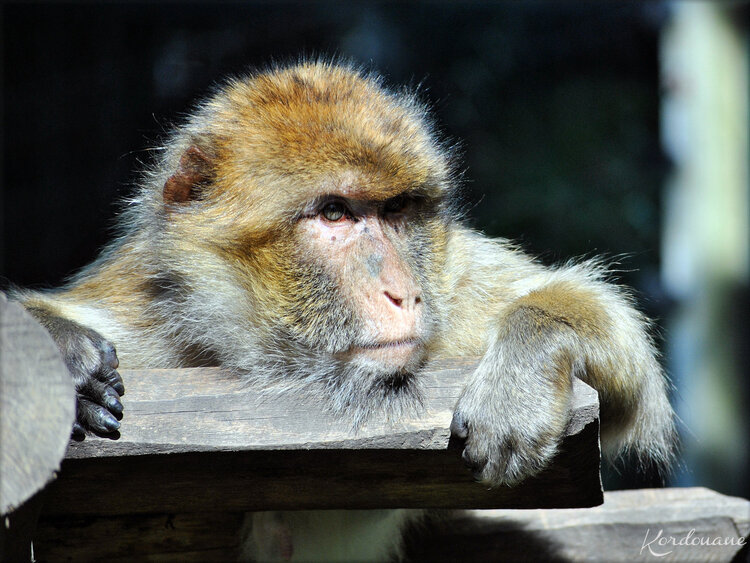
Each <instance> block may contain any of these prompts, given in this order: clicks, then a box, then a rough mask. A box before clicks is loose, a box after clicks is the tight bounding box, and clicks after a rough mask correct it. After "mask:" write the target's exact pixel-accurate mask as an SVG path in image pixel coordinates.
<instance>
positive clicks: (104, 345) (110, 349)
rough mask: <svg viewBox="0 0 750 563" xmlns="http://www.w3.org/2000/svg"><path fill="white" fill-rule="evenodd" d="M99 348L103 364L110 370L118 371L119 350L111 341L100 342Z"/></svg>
mask: <svg viewBox="0 0 750 563" xmlns="http://www.w3.org/2000/svg"><path fill="white" fill-rule="evenodd" d="M98 347H99V353H100V355H101V358H102V363H103V364H104V365H105V366H106V367H108V368H110V369H117V368H118V367H119V366H120V360H119V359H118V358H117V350H115V346H114V344H112V343H111V342H110V341H109V340H100V341H99V343H98Z"/></svg>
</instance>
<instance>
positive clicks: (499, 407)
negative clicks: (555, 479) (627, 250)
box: [451, 237, 674, 484]
mask: <svg viewBox="0 0 750 563" xmlns="http://www.w3.org/2000/svg"><path fill="white" fill-rule="evenodd" d="M471 238H472V237H469V239H467V241H465V242H468V241H470V240H471ZM475 242H476V243H477V244H478V245H480V246H482V248H481V249H480V251H481V252H483V253H486V252H487V245H488V242H489V241H486V239H485V242H481V241H479V240H478V239H477V240H476V241H475ZM492 244H493V245H494V247H493V250H492V252H494V253H496V255H495V257H494V260H495V263H496V266H498V267H499V268H500V270H496V271H495V274H496V278H498V279H500V280H501V281H500V285H496V286H495V288H494V289H495V291H496V292H499V293H500V294H501V298H500V299H499V300H498V301H497V303H498V306H497V307H492V308H493V309H495V310H494V311H493V313H492V317H491V318H488V319H487V320H488V322H487V324H488V326H489V327H490V329H489V330H490V333H489V334H487V335H486V338H487V340H486V342H488V347H487V349H486V353H485V354H484V357H483V359H482V361H481V362H480V364H479V366H478V368H477V370H476V372H475V373H474V375H473V376H472V378H471V379H470V381H469V384H468V385H467V387H466V389H465V390H464V392H463V394H462V396H461V398H460V399H459V401H458V404H457V406H456V410H455V414H454V419H453V423H452V425H451V428H452V431H453V432H454V434H456V435H457V436H459V437H461V438H465V439H466V444H465V449H464V453H463V457H464V460H465V461H466V463H467V464H469V465H470V466H471V467H472V468H473V469H474V470H475V474H476V476H477V478H479V479H480V480H482V481H484V482H487V483H489V484H514V483H517V482H518V481H520V480H522V479H524V478H525V477H528V476H530V475H533V474H534V473H536V472H538V471H539V470H541V469H543V468H544V467H545V466H546V465H547V464H548V462H549V461H550V459H551V458H552V456H553V455H554V454H555V452H556V449H557V446H558V444H559V441H560V437H561V435H562V433H563V431H564V429H565V425H566V424H567V415H568V408H569V403H570V398H571V386H572V379H571V378H572V377H573V376H577V377H579V378H580V379H582V380H583V381H585V382H586V383H588V384H589V385H591V386H592V387H594V388H595V389H596V390H597V391H598V392H599V398H600V403H601V423H602V444H603V448H604V451H605V453H607V454H610V455H612V454H616V453H618V452H621V451H630V450H632V451H633V452H635V453H636V454H637V455H638V456H639V458H640V459H642V460H645V459H652V460H654V461H656V462H657V463H659V464H666V463H668V462H669V460H670V458H671V456H672V447H673V442H674V438H673V436H674V423H673V412H672V408H671V406H670V404H669V400H668V397H667V383H666V379H665V376H664V373H663V371H662V369H661V367H660V365H659V362H658V361H657V359H656V351H655V348H654V346H653V344H652V341H651V338H650V336H649V334H648V326H647V321H646V319H645V318H644V317H643V316H642V315H641V314H640V313H639V312H638V311H637V310H636V309H635V308H634V307H633V306H632V304H631V302H630V299H629V298H628V297H627V295H626V294H625V293H624V292H623V291H622V290H621V289H619V288H618V287H617V286H614V285H612V284H609V283H607V282H606V281H604V280H603V279H602V277H603V273H602V271H601V269H600V268H598V267H597V266H596V265H593V264H590V263H589V264H585V263H584V264H578V265H573V266H566V267H562V268H559V269H545V268H543V267H542V266H540V265H538V264H536V263H534V262H533V261H531V260H529V259H528V258H527V257H526V256H524V255H522V254H520V253H519V252H518V251H515V250H512V249H509V248H508V247H507V246H504V245H503V244H502V243H492ZM489 261H490V262H492V260H489ZM487 262H488V260H487V259H486V258H485V264H483V265H482V267H480V268H479V270H478V271H477V272H476V274H478V275H486V274H487V273H488V272H487V271H486V268H487ZM504 262H505V263H509V264H510V265H511V267H509V268H508V270H510V271H517V272H518V271H520V272H522V274H521V276H520V277H518V278H516V279H509V278H507V274H505V273H504V272H503V271H502V266H501V265H502V263H504ZM477 283H479V284H486V283H487V282H486V281H485V282H479V281H478V280H477ZM490 290H491V288H485V289H484V290H483V291H490Z"/></svg>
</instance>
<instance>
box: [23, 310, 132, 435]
mask: <svg viewBox="0 0 750 563" xmlns="http://www.w3.org/2000/svg"><path fill="white" fill-rule="evenodd" d="M28 311H29V312H30V313H31V314H32V315H34V317H36V319H37V320H38V321H39V322H40V323H41V324H42V325H43V326H44V327H45V328H46V329H47V330H48V331H49V333H50V335H51V336H52V338H53V340H54V341H55V343H56V344H57V346H58V348H59V349H60V351H61V352H62V355H63V360H64V361H65V365H66V366H67V367H68V371H69V372H70V375H71V376H72V378H73V383H74V385H75V388H76V422H74V423H73V437H74V438H76V439H83V437H84V436H85V432H86V430H91V431H93V432H96V433H100V434H110V433H112V432H115V431H116V430H117V429H118V428H119V427H120V423H119V422H118V420H119V419H121V418H122V403H121V402H120V396H121V395H123V394H124V393H125V386H124V385H123V382H122V378H121V377H120V374H119V373H117V367H118V365H119V361H118V359H117V353H116V352H115V347H114V346H113V345H112V343H111V342H109V341H108V340H106V339H104V338H103V337H102V336H101V335H100V334H99V333H98V332H96V331H94V330H92V329H90V328H87V327H85V326H82V325H80V324H78V323H76V322H75V321H71V320H69V319H65V318H63V317H59V316H57V315H54V314H52V313H50V312H48V311H46V310H44V309H41V308H34V307H29V308H28Z"/></svg>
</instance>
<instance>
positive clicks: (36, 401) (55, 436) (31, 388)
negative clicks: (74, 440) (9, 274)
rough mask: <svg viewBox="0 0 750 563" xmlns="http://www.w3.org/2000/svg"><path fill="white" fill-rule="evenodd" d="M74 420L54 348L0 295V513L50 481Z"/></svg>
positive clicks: (68, 387)
mask: <svg viewBox="0 0 750 563" xmlns="http://www.w3.org/2000/svg"><path fill="white" fill-rule="evenodd" d="M74 416H75V395H74V390H73V382H72V381H71V378H70V375H69V374H68V370H67V368H66V367H65V364H64V363H63V360H62V357H61V356H60V353H59V351H58V349H57V346H56V345H55V343H54V342H53V341H52V338H51V337H50V336H49V334H47V331H45V330H44V328H43V327H42V326H41V325H40V324H39V323H38V322H37V321H36V320H35V319H34V318H33V317H32V316H31V315H29V314H28V313H27V312H26V311H25V310H24V309H23V307H21V306H20V305H19V304H17V303H14V302H9V301H8V300H7V299H6V297H5V295H4V294H2V293H0V515H2V514H7V513H9V512H11V511H13V510H14V509H15V508H17V507H18V506H20V505H21V504H23V503H24V502H25V501H26V500H28V499H29V498H31V497H32V496H33V495H34V494H36V493H37V492H39V491H40V490H41V489H42V488H43V487H44V486H45V485H46V484H47V483H48V482H49V481H50V480H52V479H53V478H54V475H55V472H56V471H57V470H58V469H59V467H60V462H61V461H62V458H63V455H64V453H65V449H66V447H67V444H68V439H69V437H70V428H71V426H72V425H73V417H74Z"/></svg>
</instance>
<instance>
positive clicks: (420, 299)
mask: <svg viewBox="0 0 750 563" xmlns="http://www.w3.org/2000/svg"><path fill="white" fill-rule="evenodd" d="M421 302H422V298H421V297H417V298H416V299H414V304H415V305H419V304H420V303H421Z"/></svg>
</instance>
